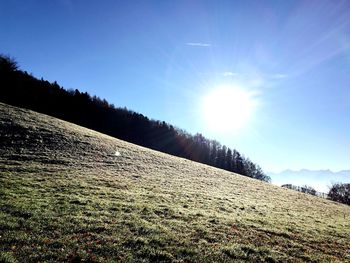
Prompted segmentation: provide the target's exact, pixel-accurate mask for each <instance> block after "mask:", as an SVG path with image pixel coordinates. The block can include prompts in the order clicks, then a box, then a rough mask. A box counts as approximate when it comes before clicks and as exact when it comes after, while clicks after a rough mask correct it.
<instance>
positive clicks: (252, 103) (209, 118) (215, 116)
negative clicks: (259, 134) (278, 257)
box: [201, 85, 256, 132]
mask: <svg viewBox="0 0 350 263" xmlns="http://www.w3.org/2000/svg"><path fill="white" fill-rule="evenodd" d="M253 95H254V94H252V93H251V92H249V91H246V90H244V89H242V88H240V87H238V86H233V85H232V86H231V85H230V86H221V87H217V88H215V89H213V90H211V91H210V92H209V93H208V94H206V95H205V96H204V97H203V99H202V102H201V108H202V109H201V114H202V118H203V121H204V123H205V125H206V126H207V128H208V129H210V130H213V131H217V132H237V131H238V130H240V129H241V128H243V127H244V126H245V125H246V124H247V122H248V121H249V120H250V119H251V117H252V114H253V111H254V109H255V107H256V100H255V98H254V96H253Z"/></svg>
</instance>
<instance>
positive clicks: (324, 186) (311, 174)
mask: <svg viewBox="0 0 350 263" xmlns="http://www.w3.org/2000/svg"><path fill="white" fill-rule="evenodd" d="M267 174H268V175H269V176H270V177H271V180H272V183H273V184H276V185H282V184H293V185H298V186H303V185H308V186H312V187H313V188H315V189H316V190H317V191H320V192H324V193H327V192H328V190H329V187H330V186H331V185H332V183H336V182H342V183H350V170H343V171H339V172H333V171H331V170H308V169H302V170H299V171H293V170H289V169H288V170H284V171H282V172H279V173H272V172H268V173H267Z"/></svg>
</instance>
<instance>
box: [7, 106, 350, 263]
mask: <svg viewBox="0 0 350 263" xmlns="http://www.w3.org/2000/svg"><path fill="white" fill-rule="evenodd" d="M0 139H1V149H0V185H1V188H0V262H16V261H19V262H28V261H29V262H31V261H35V262H37V261H41V262H45V261H61V262H66V261H72V262H73V261H74V262H79V261H86V262H87V261H90V262H120V261H121V262H133V261H138V262H153V261H164V262H165V261H173V262H189V261H191V262H213V261H217V262H232V261H233V262H240V261H251V262H304V261H306V262H346V261H348V262H350V220H349V219H350V207H348V206H345V205H341V204H337V203H334V202H331V201H328V200H324V199H320V198H317V197H314V196H310V195H305V194H302V193H298V192H294V191H291V190H287V189H282V188H279V187H276V186H273V185H271V184H267V183H263V182H260V181H256V180H252V179H249V178H247V177H242V176H240V175H237V174H232V173H229V172H226V171H222V170H220V169H216V168H212V167H209V166H205V165H202V164H198V163H195V162H191V161H188V160H184V159H180V158H177V157H172V156H169V155H166V154H162V153H159V152H155V151H152V150H148V149H145V148H142V147H139V146H135V145H133V144H129V143H126V142H123V141H120V140H117V139H114V138H112V137H109V136H106V135H103V134H100V133H97V132H94V131H91V130H88V129H85V128H82V127H79V126H76V125H73V124H70V123H67V122H64V121H61V120H58V119H55V118H51V117H48V116H46V115H41V114H38V113H35V112H32V111H28V110H23V109H19V108H15V107H11V106H8V105H5V104H0ZM116 151H118V152H119V153H120V156H116V154H115V153H116Z"/></svg>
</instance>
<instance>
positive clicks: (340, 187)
mask: <svg viewBox="0 0 350 263" xmlns="http://www.w3.org/2000/svg"><path fill="white" fill-rule="evenodd" d="M328 198H329V199H331V200H333V201H336V202H340V203H343V204H347V205H350V183H349V184H344V183H335V184H333V185H332V187H331V188H330V189H329V192H328Z"/></svg>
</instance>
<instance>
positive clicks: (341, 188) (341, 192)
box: [281, 183, 350, 205]
mask: <svg viewBox="0 0 350 263" xmlns="http://www.w3.org/2000/svg"><path fill="white" fill-rule="evenodd" d="M281 187H284V188H288V189H291V190H294V191H298V192H302V193H305V194H310V195H315V196H318V197H322V198H327V199H330V200H332V201H335V202H339V203H343V204H346V205H350V184H349V183H334V184H333V185H332V186H331V187H330V189H329V191H328V193H327V194H326V193H321V192H317V191H316V190H315V189H314V188H313V187H311V186H308V185H304V186H296V185H292V184H284V185H282V186H281Z"/></svg>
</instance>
